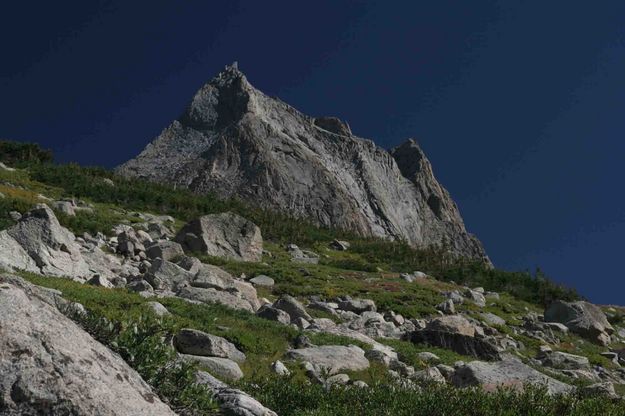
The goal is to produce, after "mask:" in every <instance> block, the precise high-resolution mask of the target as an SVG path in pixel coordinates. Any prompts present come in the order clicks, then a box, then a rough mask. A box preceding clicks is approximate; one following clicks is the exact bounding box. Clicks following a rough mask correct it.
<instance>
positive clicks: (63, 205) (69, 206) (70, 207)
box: [52, 201, 76, 217]
mask: <svg viewBox="0 0 625 416" xmlns="http://www.w3.org/2000/svg"><path fill="white" fill-rule="evenodd" d="M52 208H54V209H55V210H57V211H59V212H61V213H63V214H65V215H67V216H69V217H74V216H76V211H75V210H74V204H73V203H71V202H70V201H54V202H52Z"/></svg>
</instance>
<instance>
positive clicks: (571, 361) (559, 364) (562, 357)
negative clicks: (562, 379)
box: [540, 351, 590, 370]
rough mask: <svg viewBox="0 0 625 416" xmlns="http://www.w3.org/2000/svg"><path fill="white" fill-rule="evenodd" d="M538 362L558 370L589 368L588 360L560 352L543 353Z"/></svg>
mask: <svg viewBox="0 0 625 416" xmlns="http://www.w3.org/2000/svg"><path fill="white" fill-rule="evenodd" d="M540 360H541V362H542V364H543V365H544V366H546V367H553V368H558V369H567V370H583V369H588V368H589V367H590V362H589V361H588V358H586V357H583V356H581V355H574V354H569V353H566V352H561V351H553V352H548V353H545V354H544V355H543V357H542V358H540Z"/></svg>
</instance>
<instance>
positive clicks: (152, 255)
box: [145, 240, 184, 261]
mask: <svg viewBox="0 0 625 416" xmlns="http://www.w3.org/2000/svg"><path fill="white" fill-rule="evenodd" d="M145 254H146V255H147V256H148V258H149V259H150V260H154V259H157V258H161V259H163V260H167V261H172V260H174V259H176V258H177V257H179V256H182V255H184V251H183V250H182V246H181V245H180V244H178V243H176V242H175V241H166V240H164V241H157V242H153V243H152V244H150V245H149V246H148V247H147V249H146V250H145Z"/></svg>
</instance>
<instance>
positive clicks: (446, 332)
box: [406, 315, 500, 360]
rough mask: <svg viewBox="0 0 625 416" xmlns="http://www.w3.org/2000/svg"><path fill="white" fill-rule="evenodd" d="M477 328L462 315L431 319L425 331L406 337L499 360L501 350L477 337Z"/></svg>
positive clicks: (461, 352)
mask: <svg viewBox="0 0 625 416" xmlns="http://www.w3.org/2000/svg"><path fill="white" fill-rule="evenodd" d="M476 334H477V332H476V327H474V326H473V325H472V324H471V323H470V322H469V321H468V320H467V319H466V318H464V317H462V316H460V315H449V316H443V317H439V318H434V319H431V320H430V321H429V322H428V323H427V326H426V328H425V329H419V330H416V331H414V332H412V333H410V334H407V335H406V338H408V339H410V340H411V341H412V342H414V343H416V344H427V345H433V346H436V347H441V348H448V349H451V350H453V351H455V352H457V353H459V354H464V355H470V356H473V357H478V358H481V359H485V360H496V359H499V358H500V356H499V349H498V347H497V346H495V345H493V344H492V343H491V342H489V341H488V340H487V339H486V338H484V337H479V338H478V337H476Z"/></svg>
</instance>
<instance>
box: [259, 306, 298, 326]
mask: <svg viewBox="0 0 625 416" xmlns="http://www.w3.org/2000/svg"><path fill="white" fill-rule="evenodd" d="M256 315H257V316H259V317H261V318H264V319H268V320H270V321H276V322H280V323H282V324H285V325H288V324H290V323H291V317H290V316H289V314H288V313H286V312H285V311H283V310H281V309H277V308H274V307H272V306H269V305H264V306H261V308H260V309H259V310H258V312H256Z"/></svg>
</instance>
